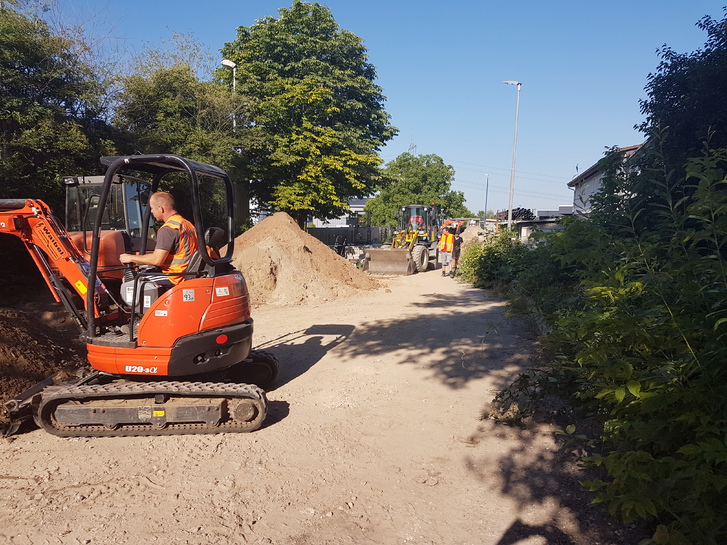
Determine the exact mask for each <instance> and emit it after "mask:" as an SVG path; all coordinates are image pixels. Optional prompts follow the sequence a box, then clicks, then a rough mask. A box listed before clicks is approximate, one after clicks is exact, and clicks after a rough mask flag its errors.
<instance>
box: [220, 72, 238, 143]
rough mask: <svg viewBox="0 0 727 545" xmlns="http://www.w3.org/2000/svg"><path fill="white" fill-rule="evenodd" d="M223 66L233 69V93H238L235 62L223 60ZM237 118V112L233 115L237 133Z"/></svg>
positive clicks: (233, 130) (233, 128) (233, 124)
mask: <svg viewBox="0 0 727 545" xmlns="http://www.w3.org/2000/svg"><path fill="white" fill-rule="evenodd" d="M222 66H227V67H228V68H232V92H233V93H236V92H237V91H236V85H237V64H235V63H234V62H233V61H231V60H229V59H222ZM236 118H237V116H236V115H235V112H233V113H232V132H235V129H237V119H236Z"/></svg>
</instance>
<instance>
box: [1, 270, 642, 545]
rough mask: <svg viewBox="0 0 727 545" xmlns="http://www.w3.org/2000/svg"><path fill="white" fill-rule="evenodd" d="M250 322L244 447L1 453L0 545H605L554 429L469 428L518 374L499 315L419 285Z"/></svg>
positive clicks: (518, 332) (32, 440)
mask: <svg viewBox="0 0 727 545" xmlns="http://www.w3.org/2000/svg"><path fill="white" fill-rule="evenodd" d="M384 282H385V283H386V284H387V287H386V288H382V289H379V290H375V291H372V292H369V293H367V294H366V295H365V296H363V297H358V298H352V299H339V300H336V301H332V302H328V303H325V304H322V305H317V306H298V307H285V308H281V307H273V306H264V307H260V308H257V309H255V311H254V319H255V346H256V348H260V349H264V350H269V351H271V352H273V353H274V354H276V355H277V357H278V358H279V360H280V362H281V375H280V378H279V380H278V383H277V386H276V387H275V388H274V389H273V390H272V391H270V392H269V393H268V398H269V400H270V412H269V416H268V419H267V421H266V424H265V425H264V427H263V428H262V429H260V430H258V431H256V432H253V433H251V434H228V435H225V434H220V435H204V436H176V437H160V438H146V437H136V438H101V439H60V438H56V437H54V436H51V435H48V434H46V433H44V432H42V431H40V430H34V431H31V432H28V433H25V434H22V435H19V436H16V437H15V438H12V440H5V441H0V460H1V462H0V543H7V544H23V545H26V544H45V543H48V544H67V543H73V544H75V543H81V544H89V543H90V544H99V545H112V544H129V545H131V544H134V545H136V544H145V543H170V544H207V543H225V544H227V543H229V544H251V543H272V544H276V545H314V544H316V545H318V544H320V545H324V544H331V545H333V544H336V545H339V544H347V543H350V544H361V545H367V544H377V545H389V544H391V545H394V544H409V543H411V544H418V545H424V544H436V545H465V544H471V545H513V544H518V545H544V544H560V543H562V544H577V545H580V544H584V545H585V544H598V543H602V544H620V543H635V542H631V541H626V540H625V538H623V534H622V532H621V530H619V529H618V528H612V527H611V525H610V523H609V522H608V521H607V520H605V519H604V518H603V517H602V515H601V513H600V511H598V510H597V509H595V508H593V507H589V506H588V505H587V504H588V498H587V496H585V495H584V494H583V493H582V492H581V491H579V489H578V486H577V484H576V479H578V478H579V477H582V475H579V474H578V471H577V468H576V467H575V464H574V463H573V461H572V457H568V456H566V455H565V453H564V452H562V450H559V449H558V448H557V446H556V443H555V441H554V439H553V431H554V427H553V426H552V425H550V424H547V423H535V422H529V423H528V426H527V428H526V429H524V430H520V429H518V428H511V427H508V426H504V425H502V424H496V423H495V422H494V421H492V420H482V418H481V417H482V414H483V413H484V412H486V411H487V409H488V407H489V403H490V401H491V400H492V397H493V395H494V394H495V393H496V391H498V390H499V389H501V388H503V387H505V386H506V385H507V384H508V383H509V382H510V381H511V379H512V378H513V377H515V375H516V374H517V372H518V370H520V369H521V368H525V367H528V366H530V365H532V363H531V362H532V358H533V354H534V352H533V344H532V332H531V331H529V330H528V328H527V325H526V324H525V323H524V322H521V321H519V320H517V319H506V318H505V311H506V306H505V304H504V302H502V301H500V300H497V299H491V298H489V296H488V293H487V292H486V291H482V290H477V289H474V288H471V287H468V286H466V285H463V284H458V283H457V282H455V281H453V280H452V279H449V278H443V277H441V276H440V274H439V271H430V272H427V273H425V274H418V275H414V276H410V277H399V278H393V279H387V280H385V281H384Z"/></svg>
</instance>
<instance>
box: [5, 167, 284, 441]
mask: <svg viewBox="0 0 727 545" xmlns="http://www.w3.org/2000/svg"><path fill="white" fill-rule="evenodd" d="M101 161H102V163H103V164H104V165H106V167H107V168H106V173H105V175H104V176H103V177H69V178H66V180H65V182H66V192H67V200H66V222H67V224H68V227H69V229H67V228H66V226H64V225H63V224H62V223H61V222H60V221H59V220H58V219H57V218H56V217H55V216H54V215H53V213H52V211H51V210H50V209H49V207H48V206H47V205H46V204H45V203H44V202H43V201H42V200H39V199H33V198H28V199H0V233H6V234H10V235H15V236H17V237H19V238H20V239H21V240H22V242H23V243H24V245H25V247H26V249H27V250H28V252H29V253H30V255H31V257H32V259H33V261H34V262H35V264H36V265H37V267H38V269H39V270H40V272H41V274H42V276H43V278H44V279H45V282H46V284H47V286H48V287H49V289H50V291H51V293H52V294H53V297H54V298H55V300H56V301H57V302H62V303H63V305H64V306H65V308H66V309H67V310H68V312H69V313H70V314H71V316H72V317H73V320H74V321H75V323H76V324H77V325H78V327H79V329H80V338H81V340H82V341H83V342H84V343H85V345H86V348H87V353H88V368H87V369H82V370H79V371H78V372H76V373H74V374H73V375H71V376H72V377H73V378H72V379H68V378H66V377H67V376H68V374H64V373H59V374H58V375H57V376H54V377H49V378H47V379H46V380H44V381H43V382H41V383H40V384H38V385H36V386H34V387H32V388H30V389H29V390H27V391H25V392H23V393H22V394H20V395H19V396H18V397H17V398H15V399H12V400H10V401H8V402H7V403H5V410H6V412H7V413H8V415H9V423H8V424H7V426H6V429H5V430H2V431H3V433H4V435H6V436H7V435H10V434H12V433H15V432H17V431H18V430H19V429H20V428H21V426H22V425H23V424H24V423H25V422H29V421H30V420H34V421H35V423H36V424H37V425H38V426H39V427H41V428H42V429H44V430H45V431H47V432H49V433H52V434H54V435H57V436H61V437H74V436H86V437H88V436H129V435H172V434H191V433H217V432H250V431H254V430H257V429H258V428H260V426H261V425H262V424H263V422H264V421H265V418H266V415H267V409H268V402H267V397H266V393H265V390H264V388H268V387H269V386H271V385H272V384H273V383H274V381H275V379H276V378H277V376H278V372H279V364H278V361H277V359H276V358H275V356H274V355H272V354H270V353H268V352H262V351H255V350H252V332H253V319H252V317H251V315H250V297H249V293H248V289H247V285H246V283H245V279H244V278H243V276H242V274H241V273H240V272H239V271H238V270H236V269H235V268H234V267H233V266H232V265H231V258H232V255H233V252H234V238H233V230H232V227H233V210H234V206H233V202H232V199H233V188H232V183H231V181H230V178H229V177H228V175H227V174H226V173H225V172H224V171H223V170H221V169H219V168H217V167H215V166H212V165H207V164H203V163H199V162H196V161H192V160H189V159H185V158H183V157H180V156H177V155H171V154H159V155H133V156H123V157H103V158H102V159H101ZM163 181H164V182H165V183H167V182H170V181H171V182H173V184H174V187H175V188H180V189H179V191H181V192H182V196H183V198H182V199H180V198H179V197H178V198H177V204H178V206H177V208H178V209H179V210H180V212H182V211H184V212H183V213H185V215H186V217H187V218H188V219H190V220H191V221H192V222H193V223H194V225H195V230H196V235H197V239H198V240H197V243H198V247H199V249H198V251H197V252H196V253H195V254H194V255H193V256H192V260H191V262H190V264H189V267H188V269H187V271H186V272H184V273H173V274H177V275H179V274H181V275H182V276H184V280H183V281H181V282H179V283H176V284H175V283H173V282H170V281H169V278H168V276H169V275H170V273H168V274H164V273H162V272H160V271H159V270H154V269H150V268H148V267H145V266H130V265H122V264H121V262H120V260H119V255H120V254H122V253H134V252H138V253H141V254H144V253H147V252H150V251H153V249H154V241H155V232H154V229H153V226H154V220H153V217H152V215H151V209H150V207H149V203H148V201H149V197H150V195H151V194H152V193H153V192H155V191H157V190H159V188H160V184H162V182H163Z"/></svg>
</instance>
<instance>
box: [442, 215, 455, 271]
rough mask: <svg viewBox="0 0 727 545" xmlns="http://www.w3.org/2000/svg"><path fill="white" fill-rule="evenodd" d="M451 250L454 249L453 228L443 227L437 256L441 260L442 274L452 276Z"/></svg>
mask: <svg viewBox="0 0 727 545" xmlns="http://www.w3.org/2000/svg"><path fill="white" fill-rule="evenodd" d="M452 250H454V228H452V227H449V228H445V229H444V231H442V236H441V237H440V238H439V256H440V258H439V259H440V261H441V262H442V276H447V275H448V274H449V275H450V276H452V274H451V273H452V271H451V268H452V267H451V264H452Z"/></svg>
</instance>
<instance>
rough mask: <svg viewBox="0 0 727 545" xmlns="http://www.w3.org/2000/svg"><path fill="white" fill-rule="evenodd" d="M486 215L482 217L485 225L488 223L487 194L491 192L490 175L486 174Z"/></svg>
mask: <svg viewBox="0 0 727 545" xmlns="http://www.w3.org/2000/svg"><path fill="white" fill-rule="evenodd" d="M485 178H486V179H485V216H484V217H483V218H482V219H483V220H485V221H484V225H487V195H488V193H489V192H490V175H489V174H485Z"/></svg>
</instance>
